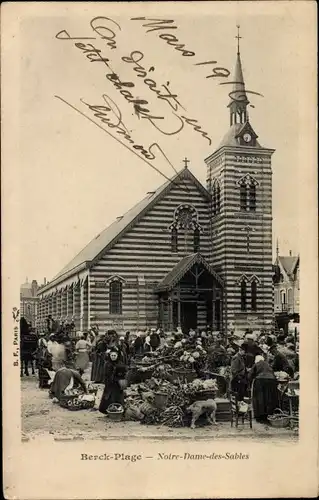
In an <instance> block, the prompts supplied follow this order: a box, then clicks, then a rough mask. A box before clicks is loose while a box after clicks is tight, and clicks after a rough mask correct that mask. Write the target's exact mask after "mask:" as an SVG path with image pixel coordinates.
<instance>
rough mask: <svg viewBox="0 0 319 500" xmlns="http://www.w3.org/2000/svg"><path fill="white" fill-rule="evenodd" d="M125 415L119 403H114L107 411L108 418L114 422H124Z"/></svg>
mask: <svg viewBox="0 0 319 500" xmlns="http://www.w3.org/2000/svg"><path fill="white" fill-rule="evenodd" d="M123 414H124V408H123V406H122V405H120V404H119V403H112V404H110V406H109V407H108V409H107V415H108V417H109V418H110V419H111V420H113V421H114V422H118V421H120V420H122V417H123Z"/></svg>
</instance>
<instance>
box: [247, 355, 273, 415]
mask: <svg viewBox="0 0 319 500" xmlns="http://www.w3.org/2000/svg"><path fill="white" fill-rule="evenodd" d="M248 378H249V380H250V381H253V390H252V393H253V394H252V399H253V410H254V417H255V419H256V421H257V422H260V423H266V422H267V417H268V416H269V415H272V413H273V412H274V410H275V409H276V408H278V407H279V394H278V387H277V386H278V383H277V380H276V377H275V374H274V371H273V369H272V368H271V367H270V365H269V364H268V363H267V361H265V360H264V358H263V357H262V356H260V355H258V356H256V358H255V364H254V365H253V367H252V368H251V370H250V372H249V375H248Z"/></svg>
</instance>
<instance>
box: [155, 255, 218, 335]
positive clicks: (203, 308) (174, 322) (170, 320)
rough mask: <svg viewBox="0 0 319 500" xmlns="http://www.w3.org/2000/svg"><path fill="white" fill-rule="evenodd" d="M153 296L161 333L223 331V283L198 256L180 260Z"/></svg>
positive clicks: (200, 256)
mask: <svg viewBox="0 0 319 500" xmlns="http://www.w3.org/2000/svg"><path fill="white" fill-rule="evenodd" d="M156 292H157V293H158V297H159V318H158V323H159V326H161V327H162V328H163V329H164V330H166V331H168V330H172V329H176V328H177V327H181V328H182V331H183V332H184V333H186V332H188V331H189V330H190V329H191V328H192V329H195V328H209V329H211V330H213V331H220V330H221V329H222V279H221V278H220V277H219V276H218V274H217V273H216V272H215V271H214V270H213V268H212V267H211V266H210V265H209V264H208V262H207V261H206V260H205V259H204V257H203V256H202V255H201V254H200V253H196V254H191V255H187V256H186V257H184V258H183V259H181V260H180V261H179V262H178V263H177V264H176V266H175V267H174V268H173V269H172V270H171V271H170V272H169V273H168V274H167V275H166V276H165V278H164V279H163V280H162V282H161V283H159V285H158V287H157V290H156Z"/></svg>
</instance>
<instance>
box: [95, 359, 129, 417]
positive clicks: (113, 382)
mask: <svg viewBox="0 0 319 500" xmlns="http://www.w3.org/2000/svg"><path fill="white" fill-rule="evenodd" d="M125 376H126V366H125V365H124V364H123V363H121V362H119V361H115V362H113V361H111V360H110V359H109V358H108V359H107V361H106V363H105V381H104V382H105V387H104V391H103V395H102V398H101V402H100V406H99V411H100V412H101V413H104V414H105V413H107V409H108V407H109V406H110V404H112V403H119V404H121V405H123V404H124V393H123V389H122V388H121V386H120V384H119V380H123V379H125Z"/></svg>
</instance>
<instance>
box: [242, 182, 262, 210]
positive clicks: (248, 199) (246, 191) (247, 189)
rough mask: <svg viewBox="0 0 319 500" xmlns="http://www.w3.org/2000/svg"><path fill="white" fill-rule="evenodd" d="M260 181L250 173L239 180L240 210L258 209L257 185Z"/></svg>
mask: <svg viewBox="0 0 319 500" xmlns="http://www.w3.org/2000/svg"><path fill="white" fill-rule="evenodd" d="M257 184H258V182H257V181H256V180H255V179H253V178H252V177H251V176H250V175H249V174H247V175H245V177H243V178H242V179H240V181H239V188H240V195H239V196H240V210H245V211H246V210H249V211H250V212H255V211H256V186H257Z"/></svg>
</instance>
